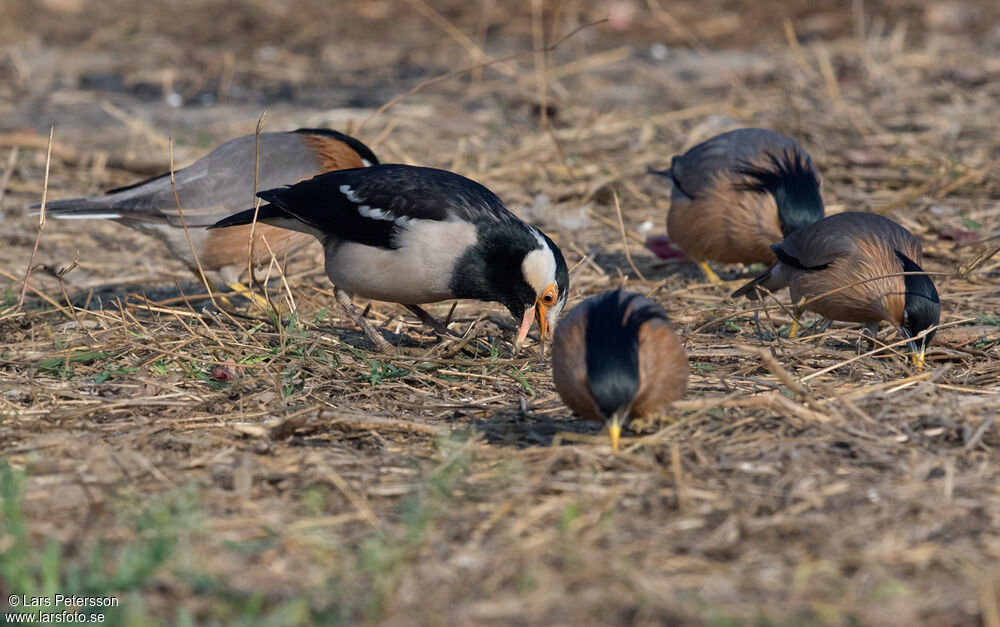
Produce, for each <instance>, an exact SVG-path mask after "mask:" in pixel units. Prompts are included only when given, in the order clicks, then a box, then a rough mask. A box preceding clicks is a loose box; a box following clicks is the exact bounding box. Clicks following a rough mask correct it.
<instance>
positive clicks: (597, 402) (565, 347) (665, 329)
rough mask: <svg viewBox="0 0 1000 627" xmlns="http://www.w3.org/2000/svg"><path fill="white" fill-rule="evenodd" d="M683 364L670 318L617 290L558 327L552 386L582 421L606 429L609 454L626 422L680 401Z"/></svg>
mask: <svg viewBox="0 0 1000 627" xmlns="http://www.w3.org/2000/svg"><path fill="white" fill-rule="evenodd" d="M687 378H688V360H687V356H686V355H685V354H684V348H683V346H681V342H680V340H679V339H678V338H677V335H676V334H675V333H674V331H673V329H671V328H670V324H669V322H668V320H667V312H666V311H664V310H663V308H662V307H660V306H659V305H658V304H656V303H655V302H653V301H651V300H650V299H648V298H645V297H643V296H639V295H638V294H631V293H628V292H623V291H621V290H620V289H619V290H615V291H610V292H604V293H603V294H600V295H598V296H594V297H592V298H589V299H587V300H585V301H584V302H582V303H580V304H579V305H577V306H576V307H575V308H574V309H573V310H572V311H570V312H569V313H568V314H567V315H566V316H565V317H564V318H563V321H562V322H560V324H559V326H558V327H556V331H555V335H554V337H553V341H552V380H553V382H554V383H555V386H556V390H557V391H558V392H559V395H560V396H561V397H562V399H563V401H565V402H566V405H568V406H569V408H570V409H572V410H573V412H574V413H576V414H577V415H579V416H582V417H583V418H585V419H586V420H590V421H594V422H606V423H607V424H608V430H609V433H610V435H611V446H612V448H615V449H617V448H618V442H619V438H620V437H621V430H622V427H623V426H625V424H626V423H627V421H628V420H629V419H630V418H645V417H650V416H655V415H656V414H658V413H660V412H662V411H663V410H664V409H665V408H666V407H667V406H668V405H669V404H670V403H671V402H673V401H675V400H677V399H679V398H680V397H681V396H683V395H684V389H685V387H686V386H687Z"/></svg>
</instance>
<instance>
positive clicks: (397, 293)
mask: <svg viewBox="0 0 1000 627" xmlns="http://www.w3.org/2000/svg"><path fill="white" fill-rule="evenodd" d="M476 241H477V237H476V227H475V226H474V225H472V224H469V223H468V222H438V221H433V220H409V221H408V222H407V226H406V228H403V229H401V230H400V231H399V233H398V235H397V236H396V241H395V243H396V244H397V246H398V248H391V249H388V248H378V247H375V246H366V245H364V244H358V243H356V242H343V241H335V242H331V243H330V244H329V245H328V246H327V255H326V273H327V275H328V276H329V277H330V281H332V282H333V284H334V285H336V286H338V287H340V288H341V289H344V290H346V291H347V292H350V293H352V294H354V295H356V296H361V297H362V298H370V299H373V300H382V301H388V302H392V303H402V304H404V305H419V304H422V303H434V302H438V301H442V300H447V299H449V298H453V297H454V296H453V294H452V293H451V276H452V272H453V271H454V268H455V263H456V262H457V261H458V259H459V258H461V256H462V255H463V254H464V253H465V251H466V250H468V249H469V248H470V247H471V246H473V245H475V243H476ZM445 242H446V243H447V245H442V243H445Z"/></svg>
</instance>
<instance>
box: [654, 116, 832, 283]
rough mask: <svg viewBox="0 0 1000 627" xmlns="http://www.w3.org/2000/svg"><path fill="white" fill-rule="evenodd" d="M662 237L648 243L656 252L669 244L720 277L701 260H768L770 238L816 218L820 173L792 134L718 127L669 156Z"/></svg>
mask: <svg viewBox="0 0 1000 627" xmlns="http://www.w3.org/2000/svg"><path fill="white" fill-rule="evenodd" d="M650 171H651V172H653V173H654V174H659V175H661V176H665V177H667V178H669V179H670V180H671V182H672V183H673V190H672V191H671V194H670V211H669V212H668V213H667V236H666V237H662V236H661V237H653V238H650V239H649V241H648V242H647V244H646V245H647V247H649V249H650V250H652V251H653V252H654V253H656V254H657V255H659V256H660V257H663V258H670V257H673V256H676V254H671V252H672V251H671V250H670V245H671V244H674V245H676V246H677V247H678V248H680V249H681V250H682V251H683V252H684V254H686V255H687V256H688V257H690V258H691V259H693V260H694V261H695V262H697V264H698V266H699V267H700V268H701V269H702V272H704V274H705V276H706V278H708V279H709V280H710V281H712V282H713V283H717V282H719V281H720V279H719V277H718V275H716V274H715V272H713V271H712V269H711V268H709V267H708V264H707V263H705V262H706V261H718V262H721V263H746V264H750V263H765V264H768V265H770V264H772V263H774V254H773V253H772V252H771V248H770V247H771V244H776V243H778V242H780V241H781V240H782V238H784V237H786V236H788V235H789V234H790V233H792V232H793V231H795V229H798V228H800V227H803V226H805V225H807V224H811V223H813V222H815V221H817V220H819V219H821V218H822V217H823V199H822V197H821V196H820V176H819V173H818V172H817V171H816V168H815V167H813V163H812V159H810V158H809V155H808V154H806V151H805V150H803V149H802V148H801V147H800V146H799V145H798V144H797V143H796V142H795V140H794V139H792V138H791V137H787V136H785V135H782V134H781V133H776V132H774V131H768V130H764V129H759V128H745V129H739V130H735V131H730V132H728V133H722V134H721V135H716V136H715V137H713V138H711V139H709V140H707V141H704V142H702V143H700V144H698V145H697V146H695V147H694V148H691V149H690V150H688V151H687V152H686V153H684V154H683V155H680V156H676V157H674V158H673V160H672V162H671V165H670V169H668V170H664V171H662V172H657V171H655V170H650Z"/></svg>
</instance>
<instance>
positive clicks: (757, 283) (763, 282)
mask: <svg viewBox="0 0 1000 627" xmlns="http://www.w3.org/2000/svg"><path fill="white" fill-rule="evenodd" d="M771 270H773V268H768V269H767V270H765V271H764V272H762V273H761V274H758V275H757V276H756V277H755V278H754V279H753V280H752V281H750V282H749V283H747V284H746V285H744V286H743V287H741V288H739V289H738V290H736V291H735V292H733V293H732V294H731V295H730V297H731V298H739V297H740V296H746V297H747V298H748V299H750V300H759V299H760V291H759V290H758V289H757V288H758V287H760V288H762V289H763V290H765V291H771V290H770V288H769V287H768V283H769V281H770V280H771Z"/></svg>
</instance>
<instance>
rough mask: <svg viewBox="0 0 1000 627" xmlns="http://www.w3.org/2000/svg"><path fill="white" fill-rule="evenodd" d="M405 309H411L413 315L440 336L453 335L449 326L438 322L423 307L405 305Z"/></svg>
mask: <svg viewBox="0 0 1000 627" xmlns="http://www.w3.org/2000/svg"><path fill="white" fill-rule="evenodd" d="M404 307H406V308H407V309H409V310H410V311H411V312H412V313H413V315H414V316H416V317H417V319H419V320H420V322H422V323H424V325H426V326H428V327H430V329H431V330H433V331H434V332H435V333H437V334H438V335H451V332H450V331H449V330H448V325H447V324H442V323H441V322H438V320H437V318H435V317H434V316H432V315H430V314H429V313H427V310H425V309H424V308H423V307H421V306H419V305H404Z"/></svg>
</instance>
